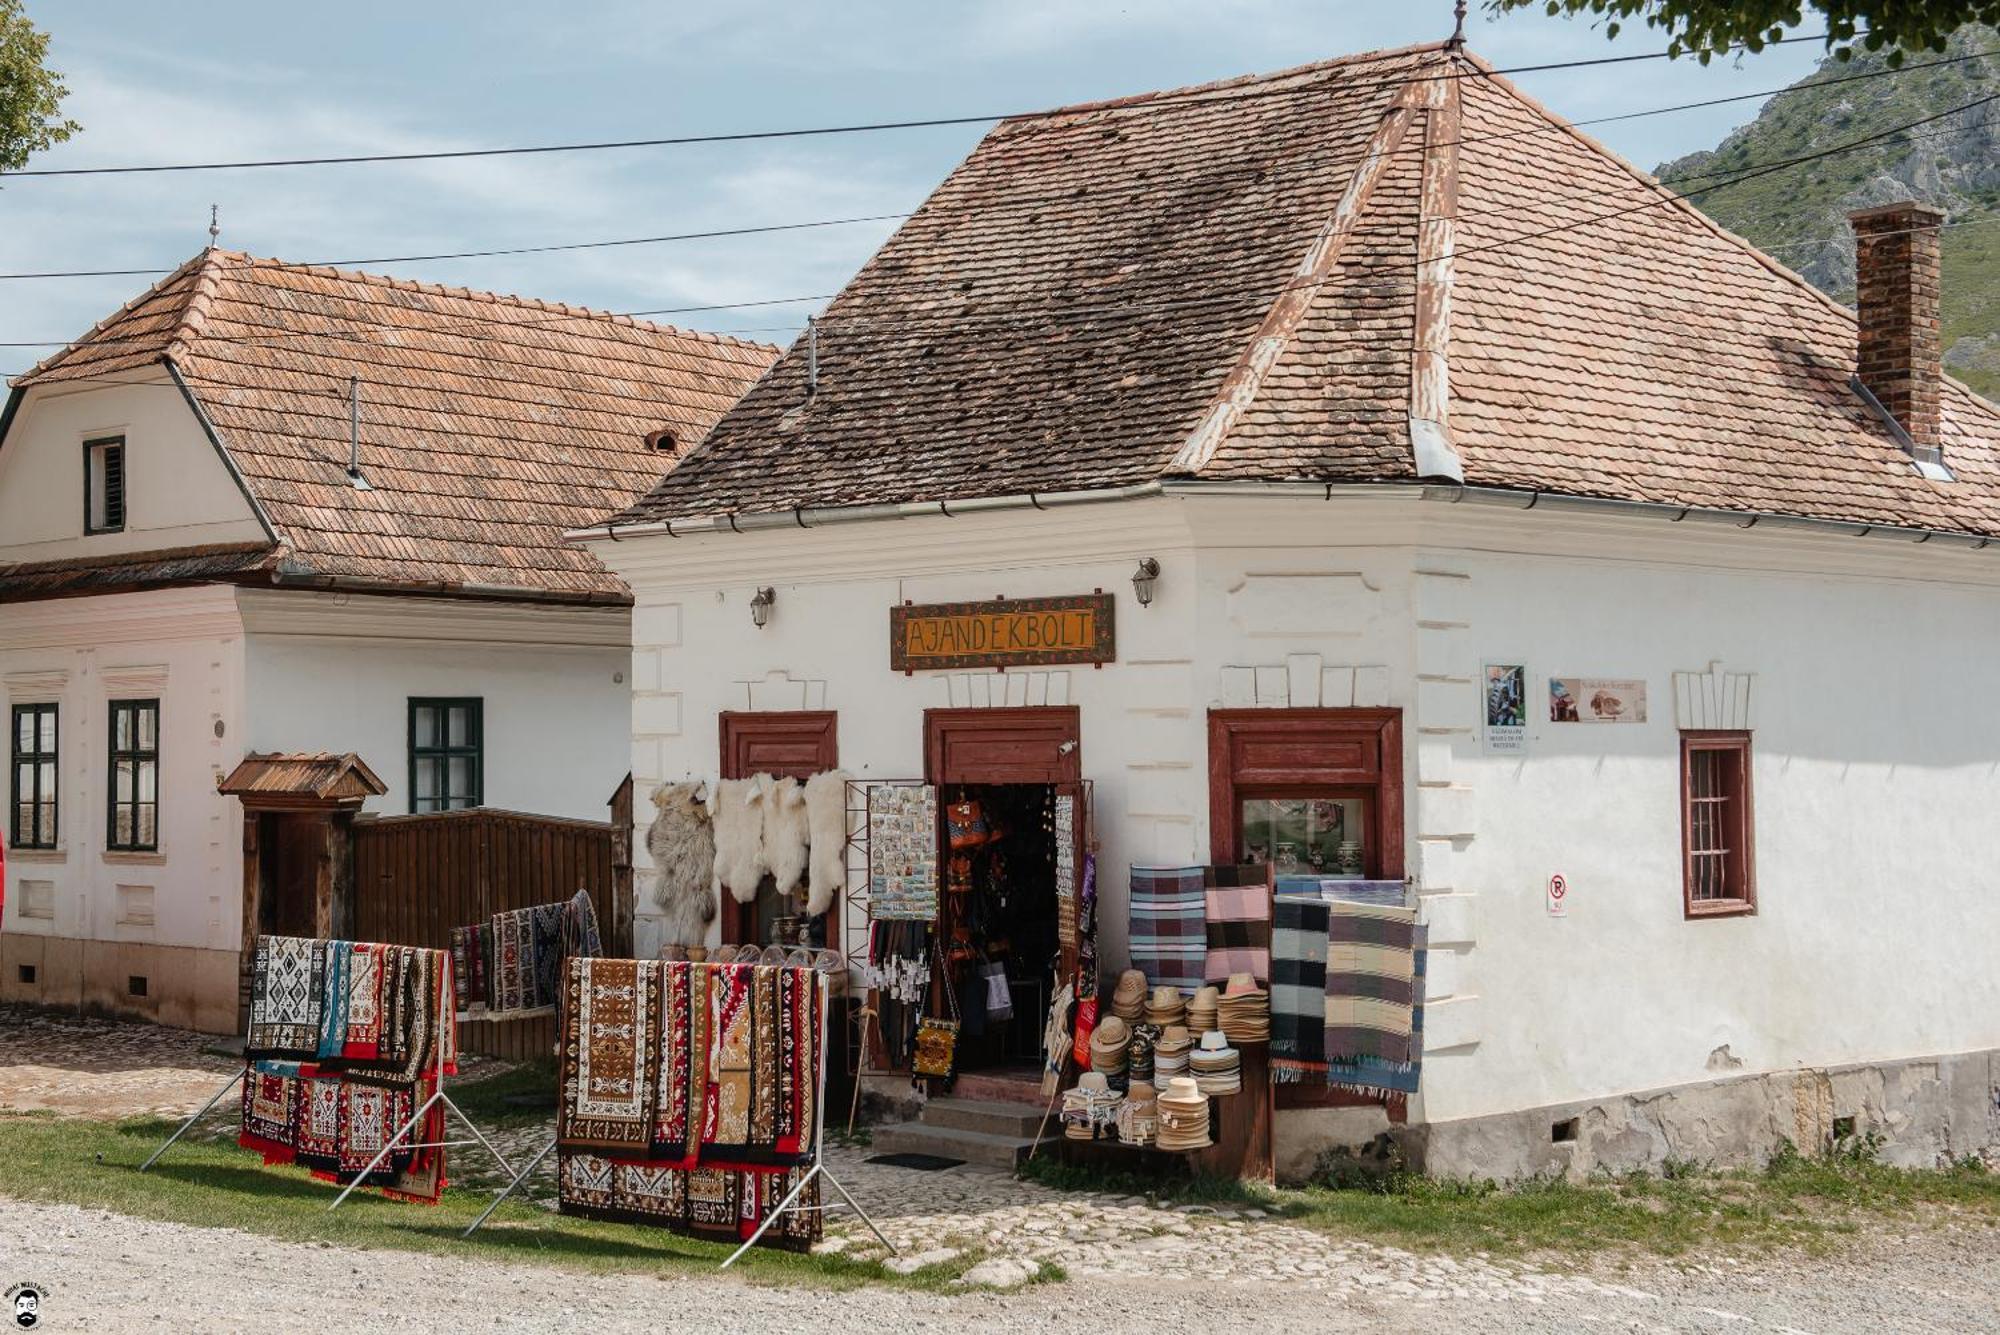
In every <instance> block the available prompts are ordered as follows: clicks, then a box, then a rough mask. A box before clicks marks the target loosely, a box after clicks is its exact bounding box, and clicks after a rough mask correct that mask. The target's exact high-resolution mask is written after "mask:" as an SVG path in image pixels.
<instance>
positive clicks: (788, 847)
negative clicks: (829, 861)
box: [759, 774, 808, 895]
mask: <svg viewBox="0 0 2000 1335" xmlns="http://www.w3.org/2000/svg"><path fill="white" fill-rule="evenodd" d="M759 777H760V778H761V780H762V782H763V784H764V796H763V807H764V866H765V868H766V869H767V870H768V871H769V872H770V873H771V880H772V882H773V883H774V884H776V886H777V887H778V893H779V894H781V895H789V894H791V893H792V892H793V891H794V890H796V889H798V888H799V885H800V884H801V883H802V882H803V881H804V880H805V879H806V840H807V834H808V831H807V826H806V793H805V789H804V788H802V787H801V786H800V785H799V781H798V780H797V779H774V778H772V777H771V776H770V775H768V774H766V775H761V776H759Z"/></svg>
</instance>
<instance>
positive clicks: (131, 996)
mask: <svg viewBox="0 0 2000 1335" xmlns="http://www.w3.org/2000/svg"><path fill="white" fill-rule="evenodd" d="M238 968H239V961H238V959H237V955H236V952H235V951H233V950H202V949H199V948H197V947H193V946H160V945H152V944H149V943H146V942H140V941H86V940H80V939H78V938H76V937H67V936H39V935H32V936H31V935H27V934H24V933H20V932H8V933H6V934H4V935H0V1001H18V1002H26V1003H28V1004H29V1005H35V1006H56V1007H62V1008H66V1009H71V1010H83V1011H90V1012H93V1013H97V1014H103V1015H121V1016H128V1017H131V1018H134V1019H141V1020H151V1021H153V1022H154V1023H156V1024H164V1025H172V1026H173V1027H174V1028H177V1029H192V1030H195V1031H197V1032H199V1033H204V1034H233V1033H235V1032H236V1002H237V988H238ZM138 979H143V980H144V987H145V992H144V995H139V994H136V993H135V992H134V990H133V987H134V980H138Z"/></svg>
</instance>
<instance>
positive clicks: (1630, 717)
mask: <svg viewBox="0 0 2000 1335" xmlns="http://www.w3.org/2000/svg"><path fill="white" fill-rule="evenodd" d="M1645 721H1646V683H1645V682H1643V681H1626V680H1613V679H1612V678H1609V677H1551V678H1549V722H1551V723H1644V722H1645Z"/></svg>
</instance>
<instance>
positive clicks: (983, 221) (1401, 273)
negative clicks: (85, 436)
mask: <svg viewBox="0 0 2000 1335" xmlns="http://www.w3.org/2000/svg"><path fill="white" fill-rule="evenodd" d="M1854 352H1855V325H1854V316H1853V313H1852V312H1851V311H1848V310H1846V309H1844V308H1842V307H1840V306H1839V305H1837V304H1836V303H1834V302H1832V301H1831V300H1829V299H1828V298H1826V297H1824V296H1823V295H1822V294H1820V293H1819V292H1817V291H1816V290H1814V289H1813V288H1812V287H1811V286H1810V285H1809V284H1807V283H1806V282H1804V280H1802V279H1800V278H1799V277H1797V276H1796V275H1794V274H1792V273H1790V272H1789V271H1787V270H1785V269H1784V268H1783V267H1782V266H1780V265H1779V264H1777V263H1776V262H1775V261H1773V260H1771V259H1769V258H1767V257H1765V256H1763V255H1762V254H1760V253H1759V252H1757V251H1756V250H1755V249H1754V248H1753V247H1751V246H1750V245H1749V243H1747V242H1745V241H1743V240H1742V239H1740V238H1738V237H1735V236H1732V235H1730V234H1728V233H1726V232H1724V231H1723V230H1721V229H1720V228H1718V227H1717V226H1715V224H1713V223H1712V222H1710V221H1709V220H1708V219H1706V218H1705V217H1703V216H1702V215H1701V214H1700V213H1699V212H1697V211H1696V210H1695V209H1694V208H1693V207H1692V206H1690V205H1688V204H1686V203H1684V202H1682V201H1680V200H1678V199H1677V198H1675V197H1674V196H1673V195H1672V193H1671V192H1670V191H1668V190H1667V189H1666V188H1665V187H1663V186H1661V185H1659V184H1658V183H1657V182H1655V181H1653V180H1652V179H1651V178H1649V177H1647V176H1645V175H1644V174H1643V173H1641V172H1639V171H1637V170H1636V169H1634V168H1632V167H1630V166H1628V165H1627V164H1625V163H1623V162H1622V161H1620V160H1619V159H1618V158H1616V157H1615V156H1614V155H1613V154H1611V153H1610V152H1609V151H1608V150H1606V149H1604V148H1603V147H1601V146H1600V145H1598V144H1596V143H1595V142H1593V141H1591V140H1590V139H1588V138H1587V137H1585V136H1584V135H1582V134H1580V133H1578V132H1577V131H1576V130H1575V129H1573V128H1572V127H1570V126H1568V125H1567V124H1566V123H1564V122H1562V121H1561V120H1560V119H1559V118H1557V117H1555V116H1553V115H1551V114H1549V113H1548V112H1546V111H1545V110H1543V109H1542V108H1541V107H1539V106H1538V105H1536V104H1535V103H1533V102H1531V101H1529V100H1528V99H1527V98H1525V97H1524V96H1522V95H1521V94H1520V93H1519V92H1517V91H1516V90H1515V89H1514V88H1513V87H1512V86H1511V85H1510V84H1509V83H1508V82H1507V81H1506V80H1505V79H1503V78H1500V77H1498V76H1497V75H1495V74H1494V73H1493V72H1492V71H1491V69H1490V67H1488V66H1486V65H1485V64H1483V63H1482V62H1480V61H1478V60H1477V59H1475V58H1473V57H1471V56H1469V55H1467V54H1465V53H1464V52H1462V51H1459V50H1453V49H1450V48H1448V47H1440V46H1429V47H1421V48H1413V49H1409V50H1403V51H1391V52H1381V53H1375V54H1371V55H1365V56H1357V57H1350V58H1346V59H1342V60H1335V61H1329V62H1326V63H1323V64H1318V65H1312V66H1307V67H1303V68H1300V69H1296V70H1290V71H1286V72H1283V73H1280V74H1274V75H1268V76H1261V77H1257V78H1251V79H1242V80H1236V81H1232V82H1229V83H1221V84H1212V85H1205V86H1203V87H1199V88H1193V89H1183V90H1179V91H1176V92H1170V93H1159V94H1151V95H1147V96H1144V97H1136V98H1128V99H1124V100H1121V101H1117V102H1107V103H1100V104H1093V105H1088V106H1080V107H1075V108H1071V109H1068V110H1067V111H1065V112H1062V113H1058V114H1054V115H1049V116H1038V117H1031V118H1021V119H1018V120H1012V121H1006V122H1002V123H1001V124H1000V125H999V126H997V127H996V128H995V129H994V130H993V131H992V132H991V133H990V134H988V135H987V136H986V138H985V139H984V140H983V141H981V143H980V144H979V145H978V147H977V148H975V149H974V150H973V152H972V154H971V156H969V157H968V158H967V159H966V160H965V161H964V162H963V163H962V164H960V166H959V167H958V169H957V170H955V171H954V172H953V173H952V174H951V176H950V177H949V178H948V179H947V180H946V181H945V182H944V183H943V184H942V185H940V186H939V187H938V189H937V190H936V191H935V193H933V194H932V196H931V197H930V199H929V200H928V201H926V203H925V204H924V206H923V207H922V208H921V209H919V210H918V211H917V212H916V213H915V214H914V215H912V216H911V217H910V218H909V219H908V221H906V222H905V223H904V224H903V226H902V227H901V228H900V229H899V230H898V232H897V233H896V235H895V236H894V237H893V238H891V240H890V241H889V242H888V243H887V244H886V245H885V246H884V247H883V248H882V249H881V250H880V251H879V252H878V253H877V254H876V255H875V256H874V258H873V259H871V260H870V261H869V262H868V264H867V265H866V266H865V267H864V268H863V269H862V270H861V271H860V272H859V273H858V274H857V275H856V276H855V277H854V279H853V280H852V281H851V282H850V283H849V284H848V285H847V287H846V289H845V290H844V291H843V292H842V293H841V294H840V295H839V296H838V297H837V298H836V299H835V300H834V302H833V303H832V304H831V306H830V307H829V308H828V310H827V311H826V313H825V315H824V316H823V317H822V318H821V321H820V328H819V336H818V348H817V354H818V383H817V388H816V390H815V392H813V393H811V394H808V393H807V392H806V367H807V356H806V347H805V343H804V341H803V340H801V342H800V343H799V344H796V345H795V346H794V347H793V348H792V349H791V350H790V351H789V352H787V353H786V354H785V355H784V356H783V357H782V358H781V359H780V360H779V362H778V363H777V365H776V366H775V367H773V368H772V370H771V372H770V374H769V375H767V376H766V377H765V378H764V379H763V380H761V381H760V382H759V383H758V384H757V385H756V386H755V387H753V388H752V389H751V390H750V392H749V393H748V394H747V395H746V396H745V397H744V398H743V400H742V401H741V402H740V403H739V404H737V405H736V406H735V407H734V408H733V409H731V410H730V411H729V412H728V413H727V414H725V415H724V417H723V418H722V420H721V421H720V422H719V423H718V424H717V425H716V427H715V429H714V431H712V432H711V433H710V435H709V437H708V439H707V440H706V441H705V442H704V443H703V444H702V445H701V446H700V447H699V448H698V449H696V450H695V452H694V453H693V454H692V455H690V456H689V457H688V459H686V460H685V461H684V462H683V463H682V464H681V466H680V467H679V468H677V469H675V470H674V471H673V472H672V473H671V474H669V475H668V476H667V477H665V478H664V479H662V480H661V482H660V483H659V485H658V486H656V487H655V488H654V489H653V490H652V492H651V493H650V494H649V495H648V496H646V497H645V498H644V499H643V500H641V501H639V502H638V503H636V504H634V505H631V506H629V507H627V508H626V509H624V510H623V511H622V512H621V513H619V514H617V515H616V516H614V517H613V520H612V523H613V524H614V525H616V524H646V523H657V522H659V521H666V522H669V523H671V522H674V521H677V520H696V519H708V520H713V519H716V518H718V517H724V516H727V517H731V518H734V517H737V516H749V515H756V514H771V513H783V512H798V511H810V510H813V509H817V508H821V507H838V506H868V505H879V504H890V503H912V502H920V501H921V502H931V501H946V502H949V501H953V500H968V499H974V498H980V497H992V496H1002V495H1020V494H1023V493H1030V494H1033V493H1042V494H1046V493H1052V492H1073V491H1082V490H1091V489H1102V488H1115V487H1127V486H1132V485H1135V484H1143V483H1151V482H1155V481H1160V480H1175V479H1191V480H1230V481H1235V480H1248V481H1311V482H1326V483H1346V482H1398V481H1416V480H1419V479H1420V478H1423V477H1435V476H1440V475H1442V476H1451V477H1457V478H1459V480H1462V481H1464V482H1466V483H1468V484H1473V485H1485V486H1490V487H1501V488H1511V489H1521V490H1524V491H1537V490H1548V491H1555V492H1562V493H1568V494H1574V495H1581V496H1589V497H1600V498H1614V499H1625V500H1640V501H1655V502H1663V503H1669V504H1678V505H1687V506H1699V507H1716V508H1722V509H1735V510H1761V511H1766V512H1771V513H1782V514H1796V515H1804V516H1809V517H1816V518H1827V519H1839V520H1852V521H1859V522H1862V523H1869V524H1884V525H1906V526H1911V527H1922V528H1932V529H1938V530H1945V531H1952V532H1962V533H1972V534H1982V535H2000V409H1995V408H1994V406H1993V405H1991V404H1989V403H1987V402H1985V401H1984V400H1982V399H1979V398H1978V397H1977V396H1975V395H1974V394H1972V393H1971V392H1970V391H1969V390H1967V389H1966V388H1965V387H1964V386H1962V385H1959V384H1958V383H1957V382H1955V381H1947V384H1946V387H1945V392H1944V419H1945V425H1944V443H1945V455H1946V459H1947V461H1948V462H1949V464H1950V466H1951V467H1952V468H1953V469H1954V470H1955V471H1956V473H1957V475H1958V480H1957V481H1956V482H1949V483H1940V482H1933V481H1927V480H1925V479H1924V478H1923V477H1921V476H1919V475H1918V473H1917V472H1916V470H1915V469H1914V467H1913V466H1912V465H1911V462H1910V460H1909V458H1908V457H1907V456H1906V455H1905V454H1904V453H1903V452H1902V450H1901V449H1900V448H1899V445H1898V442H1897V441H1896V439H1895V438H1894V436H1893V435H1892V433H1891V432H1890V430H1889V429H1888V427H1887V425H1886V424H1885V423H1884V422H1882V421H1881V420H1880V419H1879V418H1878V417H1877V416H1876V415H1875V414H1874V413H1873V411H1872V410H1871V409H1870V408H1869V407H1868V406H1867V405H1866V404H1865V403H1864V402H1863V401H1862V400H1861V399H1860V398H1859V397H1858V396H1857V395H1856V394H1855V393H1854V392H1853V391H1852V390H1851V389H1850V387H1849V384H1848V380H1849V377H1850V375H1851V373H1852V368H1853V362H1854ZM1438 442H1442V444H1443V446H1444V447H1445V448H1444V452H1443V454H1442V455H1441V454H1440V452H1439V451H1438V450H1437V449H1436V448H1427V447H1429V446H1435V445H1436V444H1437V443H1438ZM1441 458H1442V459H1443V460H1444V462H1443V463H1442V464H1441V463H1440V462H1439V461H1440V459H1441Z"/></svg>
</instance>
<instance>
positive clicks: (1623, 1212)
mask: <svg viewBox="0 0 2000 1335" xmlns="http://www.w3.org/2000/svg"><path fill="white" fill-rule="evenodd" d="M1873 1149H1874V1147H1873V1146H1872V1145H1866V1144H1863V1145H1854V1146H1843V1147H1842V1149H1841V1150H1839V1151H1837V1152H1836V1153H1835V1154H1833V1155H1831V1156H1828V1157H1826V1158H1817V1159H1808V1158H1805V1157H1803V1156H1801V1155H1799V1154H1797V1153H1796V1152H1792V1151H1790V1150H1789V1149H1788V1150H1787V1151H1786V1152H1784V1153H1781V1154H1779V1155H1778V1156H1777V1157H1776V1158H1774V1159H1773V1160H1772V1161H1771V1163H1770V1165H1769V1166H1768V1167H1767V1168H1765V1169H1764V1170H1762V1171H1749V1170H1726V1171H1725V1170H1717V1169H1712V1168H1709V1167H1706V1166H1704V1165H1701V1164H1696V1163H1692V1162H1689V1161H1686V1160H1676V1161H1674V1162H1672V1163H1670V1164H1669V1165H1668V1166H1667V1171H1666V1172H1664V1173H1662V1174H1660V1175H1657V1176H1655V1175H1652V1174H1647V1173H1633V1174H1628V1175H1625V1176H1621V1177H1611V1176H1601V1177H1597V1178H1593V1179H1591V1180H1588V1181H1584V1182H1568V1181H1563V1180H1560V1179H1536V1180H1532V1181H1528V1182H1520V1183H1514V1184H1511V1185H1508V1186H1501V1185H1498V1184H1496V1183H1493V1182H1470V1181H1441V1180H1437V1179H1432V1178H1426V1177H1421V1176H1418V1175H1416V1174H1413V1173H1407V1172H1401V1171H1389V1172H1385V1173H1382V1174H1379V1175H1376V1176H1374V1177H1372V1178H1369V1177H1365V1176H1363V1175H1360V1174H1356V1173H1351V1172H1340V1171H1338V1170H1337V1169H1336V1170H1334V1171H1331V1172H1329V1174H1328V1175H1327V1176H1328V1178H1329V1179H1330V1181H1331V1182H1335V1183H1338V1185H1330V1184H1321V1185H1314V1186H1308V1187H1304V1188H1299V1189H1278V1190H1273V1189H1270V1188H1263V1187H1254V1186H1247V1185H1245V1184H1242V1183H1237V1182H1217V1181H1215V1180H1213V1179H1200V1178H1195V1179H1189V1180H1185V1181H1182V1182H1168V1183H1162V1182H1160V1181H1159V1180H1158V1179H1156V1178H1155V1179H1140V1178H1138V1177H1137V1176H1135V1175H1132V1174H1122V1173H1106V1172H1098V1171H1095V1170H1092V1169H1090V1168H1088V1167H1082V1166H1076V1165H1069V1164H1058V1163H1054V1162H1045V1161H1042V1160H1034V1161H1031V1162H1030V1163H1028V1164H1025V1165H1023V1171H1022V1175H1023V1176H1025V1177H1028V1178H1031V1179H1033V1180H1035V1181H1038V1182H1042V1183H1044V1184H1046V1185H1048V1186H1051V1187H1056V1188H1059V1189H1061V1190H1066V1191H1098V1192H1106V1193H1110V1194H1114V1195H1132V1196H1143V1197H1146V1198H1148V1199H1151V1200H1154V1201H1157V1202H1159V1203H1160V1204H1164V1205H1177V1204H1189V1203H1195V1204H1206V1205H1217V1206H1226V1207H1235V1208H1256V1209H1262V1210H1264V1211H1266V1212H1267V1213H1270V1214H1272V1215H1275V1216H1278V1217H1280V1218H1283V1219H1285V1220H1287V1221H1288V1222H1292V1223H1297V1224H1303V1225H1306V1226H1308V1227H1312V1228H1317V1229H1320V1230H1322V1231H1324V1232H1328V1233H1332V1234H1337V1235H1341V1236H1345V1237H1354V1238H1360V1239H1365V1240H1368V1241H1373V1242H1382V1243H1390V1244H1394V1245H1397V1246H1402V1247H1409V1248H1413V1249H1418V1250H1424V1251H1439V1252H1451V1253H1458V1254H1467V1253H1473V1252H1489V1253H1494V1254H1498V1255H1524V1254H1535V1253H1556V1252H1560V1253H1561V1254H1563V1255H1566V1256H1583V1255H1602V1254H1604V1253H1607V1252H1608V1253H1614V1254H1615V1253H1619V1252H1624V1253H1628V1254H1649V1255H1655V1256H1669V1257H1671V1256H1680V1255H1685V1254H1688V1253H1691V1252H1696V1251H1701V1250H1706V1249H1710V1248H1715V1247H1725V1248H1733V1249H1738V1250H1770V1249H1772V1248H1777V1247H1797V1248H1803V1249H1805V1250H1807V1251H1815V1252H1816V1251H1824V1250H1827V1249H1830V1248H1833V1247H1836V1246H1838V1245H1839V1244H1840V1243H1841V1242H1842V1241H1843V1240H1845V1239H1847V1238H1850V1237H1851V1236H1852V1235H1853V1234H1855V1233H1856V1232H1858V1231H1859V1230H1860V1229H1861V1228H1862V1227H1863V1226H1864V1225H1865V1224H1868V1223H1870V1222H1871V1221H1881V1220H1885V1219H1890V1220H1902V1221H1906V1222H1917V1221H1921V1220H1925V1219H1928V1218H1932V1217H1935V1215H1936V1214H1938V1213H1940V1212H1945V1213H1950V1214H1952V1215H1954V1216H1955V1217H1958V1218H1961V1219H1970V1220H1973V1221H1976V1222H1979V1223H1983V1224H1986V1225H1988V1226H1992V1227H2000V1174H1995V1173H1991V1172H1988V1171H1986V1170H1985V1169H1983V1168H1982V1167H1981V1166H1980V1165H1979V1164H1978V1162H1977V1161H1976V1160H1970V1161H1966V1162H1963V1163H1960V1164H1957V1165H1954V1166H1952V1167H1949V1168H1942V1169H1934V1170H1910V1169H1899V1168H1890V1167H1887V1166H1886V1165H1883V1164H1881V1163H1878V1162H1876V1161H1875V1159H1874V1155H1873ZM1336 1162H1338V1161H1336Z"/></svg>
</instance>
